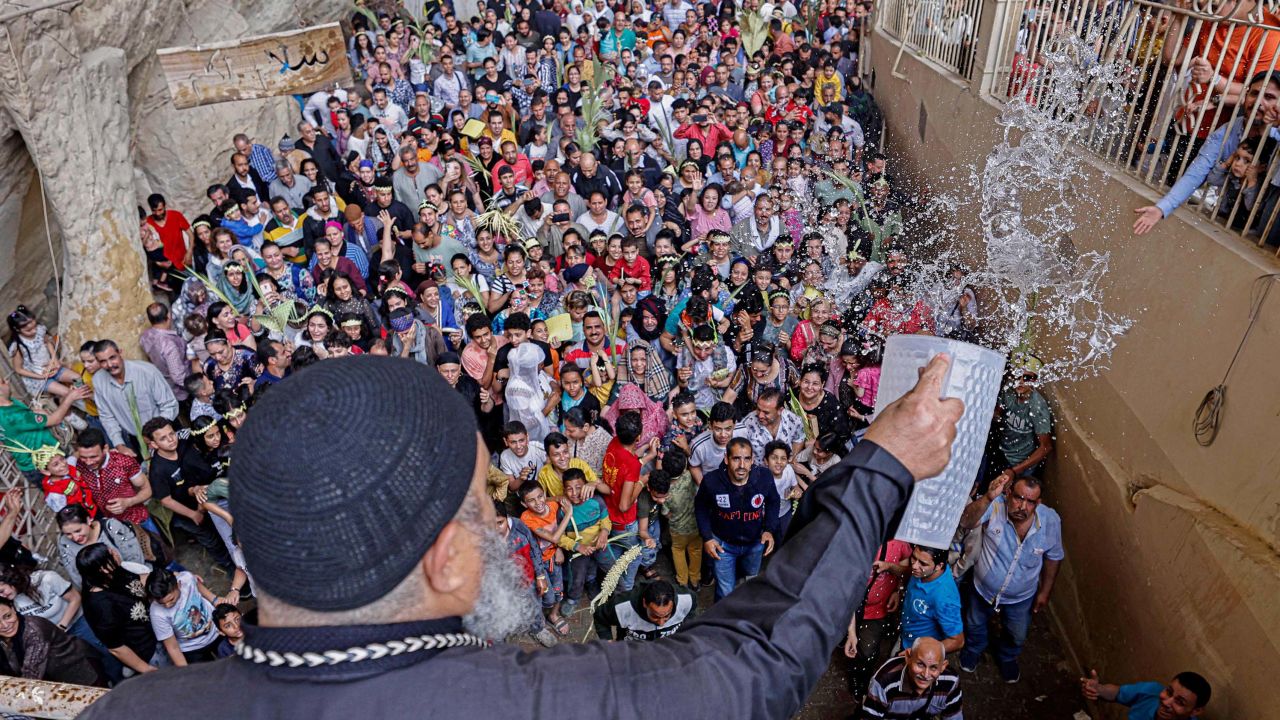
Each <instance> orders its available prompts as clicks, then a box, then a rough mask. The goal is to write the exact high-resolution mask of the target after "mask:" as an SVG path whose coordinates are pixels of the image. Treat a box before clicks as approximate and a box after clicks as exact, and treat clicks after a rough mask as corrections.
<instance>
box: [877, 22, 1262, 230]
mask: <svg viewBox="0 0 1280 720" xmlns="http://www.w3.org/2000/svg"><path fill="white" fill-rule="evenodd" d="M943 1H944V0H882V2H880V4H879V7H878V12H879V13H880V15H879V26H878V27H880V28H881V30H882V31H883V32H885V33H887V34H890V35H892V36H894V37H896V38H898V39H899V40H901V39H902V38H906V49H907V50H908V51H910V52H912V53H913V54H916V55H918V56H921V57H925V58H927V59H930V60H933V61H934V62H938V63H939V64H943V65H946V66H947V67H949V68H951V69H953V70H956V71H957V72H960V69H959V66H957V65H953V64H949V63H948V62H946V60H945V59H939V58H938V52H939V48H941V47H942V45H941V44H939V43H938V42H936V41H932V40H931V39H930V38H931V36H929V35H927V34H926V33H924V32H923V31H922V30H921V28H927V27H928V26H926V25H924V24H922V21H921V19H920V18H922V17H941V18H942V19H943V21H945V19H946V18H947V17H954V15H951V16H949V15H947V14H946V11H945V8H944V9H943V10H941V12H942V14H941V15H940V16H939V15H937V13H939V12H940V11H939V8H943V7H944V6H941V5H939V4H938V3H939V2H943ZM994 1H995V2H997V3H998V7H1000V8H1001V9H1002V10H1003V12H994V13H991V14H990V15H991V17H990V18H987V19H984V22H987V23H995V24H997V26H996V27H991V28H988V27H983V26H982V22H979V27H977V28H976V30H975V32H974V37H975V38H977V37H979V36H986V37H989V38H990V39H991V40H990V46H991V47H990V49H989V52H985V53H984V55H983V57H985V58H989V61H988V63H989V67H987V68H985V70H986V72H987V74H988V76H989V77H990V78H991V81H990V83H989V85H988V87H989V88H990V94H991V95H992V96H993V97H996V98H999V99H1003V100H1009V99H1011V98H1015V97H1016V98H1022V99H1025V100H1027V101H1028V102H1031V103H1038V102H1040V101H1041V100H1042V98H1043V95H1044V92H1045V90H1046V88H1047V87H1049V85H1050V84H1051V83H1052V82H1053V80H1054V78H1055V74H1054V73H1055V68H1054V66H1053V62H1054V60H1053V57H1052V55H1053V53H1052V52H1050V50H1052V49H1053V48H1055V47H1060V46H1061V43H1062V42H1063V39H1064V38H1065V37H1068V36H1075V37H1076V38H1079V39H1080V40H1082V41H1084V42H1083V47H1085V48H1086V49H1087V50H1086V51H1087V53H1088V54H1089V55H1090V57H1086V58H1083V60H1084V61H1085V62H1086V63H1117V64H1118V65H1119V67H1120V68H1121V69H1122V70H1123V72H1122V73H1121V75H1122V76H1123V77H1124V87H1123V89H1122V92H1120V93H1118V95H1112V96H1111V103H1110V105H1109V106H1104V105H1102V104H1099V103H1087V104H1086V107H1087V110H1086V112H1090V113H1096V114H1098V115H1099V116H1101V115H1103V114H1106V116H1107V117H1108V122H1106V123H1099V124H1098V125H1099V126H1103V125H1105V126H1107V127H1108V129H1109V131H1108V132H1105V133H1103V132H1096V131H1095V132H1093V133H1091V134H1090V135H1089V136H1088V137H1086V138H1083V139H1082V144H1083V145H1084V146H1085V147H1086V148H1087V149H1088V150H1089V151H1090V152H1092V153H1094V154H1095V155H1096V156H1098V157H1099V158H1101V159H1102V160H1103V161H1105V162H1106V163H1107V164H1109V165H1111V166H1112V167H1113V168H1114V169H1115V170H1116V171H1117V172H1123V173H1125V174H1127V175H1129V176H1131V177H1135V178H1137V179H1139V180H1140V181H1142V182H1143V183H1144V184H1146V185H1147V186H1148V187H1151V188H1153V189H1156V190H1158V191H1161V192H1162V193H1169V192H1170V191H1171V189H1172V190H1173V191H1174V192H1173V197H1171V198H1169V202H1168V203H1167V204H1166V207H1167V206H1168V205H1170V204H1172V201H1173V200H1174V199H1180V198H1182V197H1183V196H1184V195H1187V196H1189V197H1186V198H1185V202H1183V203H1182V205H1184V206H1188V207H1192V208H1194V211H1195V212H1196V213H1197V214H1199V215H1200V216H1201V217H1203V218H1204V219H1205V220H1208V221H1210V222H1213V223H1215V224H1217V225H1219V226H1221V227H1223V228H1224V229H1227V230H1228V231H1230V232H1232V233H1234V234H1236V235H1238V236H1240V237H1241V238H1243V239H1245V240H1246V241H1247V242H1250V243H1254V244H1257V245H1260V246H1266V247H1267V249H1268V250H1269V251H1270V250H1271V249H1272V248H1271V247H1270V246H1280V222H1277V215H1278V214H1280V212H1278V209H1280V172H1278V167H1280V153H1276V152H1275V149H1276V147H1277V145H1278V144H1280V130H1278V129H1277V128H1276V127H1275V125H1276V124H1280V82H1278V83H1277V85H1275V86H1272V88H1271V90H1264V91H1263V92H1260V93H1251V92H1250V91H1249V81H1250V79H1251V78H1255V77H1256V76H1258V75H1259V74H1260V73H1268V72H1274V74H1275V75H1276V76H1277V77H1278V78H1280V10H1278V9H1277V8H1276V7H1274V6H1275V5H1276V4H1277V3H1275V2H1269V3H1266V4H1257V5H1255V4H1254V3H1252V2H1249V1H1248V0H1241V1H1240V2H1237V1H1236V0H1226V1H1225V2H1199V1H1195V2H1193V1H1192V0H1179V2H1177V3H1176V4H1170V5H1165V4H1161V3H1159V2H1154V1H1152V0H994ZM980 11H981V5H977V7H976V9H975V12H974V17H981V12H980ZM933 25H934V26H935V27H936V26H938V24H937V23H934V24H933ZM908 28H910V29H911V30H912V31H911V32H908V31H907V29H908ZM931 42H932V44H930V43H931ZM984 50H986V48H984ZM971 52H972V51H971ZM950 57H952V58H954V57H955V56H954V55H952V56H950ZM971 70H972V68H971V67H970V68H965V72H960V74H961V75H964V76H966V77H969V76H970V75H971ZM1265 85H1266V83H1263V86H1264V87H1265ZM1202 150H1206V153H1205V154H1204V156H1203V157H1202V158H1201V159H1200V161H1199V162H1197V161H1196V158H1197V156H1198V155H1200V154H1201V151H1202ZM1180 180H1181V182H1179V181H1180ZM1175 184H1177V187H1176V188H1175ZM1276 252H1277V254H1278V255H1280V250H1277V251H1276Z"/></svg>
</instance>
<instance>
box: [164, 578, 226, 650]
mask: <svg viewBox="0 0 1280 720" xmlns="http://www.w3.org/2000/svg"><path fill="white" fill-rule="evenodd" d="M147 595H148V596H149V597H150V598H151V610H150V615H151V630H152V632H154V633H155V635H156V639H157V640H159V641H160V643H161V645H162V646H163V647H164V651H165V653H166V654H167V655H168V656H169V659H170V660H171V661H172V662H173V664H174V665H176V666H178V667H186V666H187V665H188V664H190V663H196V662H207V661H209V660H213V659H215V656H214V643H216V642H217V640H218V638H219V637H220V636H219V634H218V631H217V629H216V628H215V627H214V623H213V603H214V601H216V600H217V599H218V598H217V596H216V595H214V594H213V591H212V590H210V589H209V588H207V587H205V586H204V581H202V580H201V579H200V578H198V577H196V576H195V575H192V574H191V573H189V572H186V571H185V570H184V571H182V572H179V573H177V574H174V573H172V572H170V571H168V570H166V569H163V568H158V569H156V570H154V571H152V573H151V575H150V576H149V577H148V578H147Z"/></svg>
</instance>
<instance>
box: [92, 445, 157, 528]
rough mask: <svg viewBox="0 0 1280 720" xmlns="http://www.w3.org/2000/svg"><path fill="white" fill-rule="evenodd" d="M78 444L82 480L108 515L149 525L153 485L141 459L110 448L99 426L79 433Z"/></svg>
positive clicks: (100, 507) (99, 506)
mask: <svg viewBox="0 0 1280 720" xmlns="http://www.w3.org/2000/svg"><path fill="white" fill-rule="evenodd" d="M75 445H76V459H77V464H76V469H77V470H78V471H79V473H80V480H81V482H83V483H84V485H85V486H86V487H88V488H89V491H90V492H92V493H93V498H94V500H95V501H97V503H98V508H99V509H100V510H101V511H102V512H103V513H104V514H105V515H106V517H110V518H115V519H117V520H123V521H126V522H131V523H138V524H139V525H144V524H147V523H148V521H149V520H150V518H151V516H150V515H149V514H148V513H147V507H146V503H147V501H148V500H150V499H151V484H150V483H148V482H147V476H146V475H143V474H142V468H141V467H139V465H138V460H137V459H136V458H134V457H133V456H132V455H127V454H125V453H124V452H122V451H120V450H114V449H110V448H108V447H107V438H106V436H105V435H103V434H102V431H101V430H98V429H96V428H89V429H87V430H85V431H83V432H81V433H80V434H79V435H77V436H76V442H75Z"/></svg>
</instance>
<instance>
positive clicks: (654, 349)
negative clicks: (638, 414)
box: [625, 295, 676, 403]
mask: <svg viewBox="0 0 1280 720" xmlns="http://www.w3.org/2000/svg"><path fill="white" fill-rule="evenodd" d="M666 324H667V308H666V305H665V304H664V303H663V301H662V300H661V299H660V298H658V297H656V296H654V295H648V296H646V297H643V298H640V301H639V302H637V303H636V311H635V314H633V315H632V316H631V323H630V324H629V325H627V328H626V332H627V348H628V352H627V367H626V368H625V369H626V374H625V378H626V379H627V380H628V381H630V382H635V383H638V384H640V385H643V386H644V388H645V394H646V395H648V396H649V397H651V398H653V399H654V400H658V401H659V402H663V403H665V402H666V397H667V395H668V394H669V393H670V391H671V377H672V375H673V374H674V373H675V366H676V360H675V358H674V357H673V356H672V355H671V354H670V353H668V352H667V351H666V349H665V348H663V347H662V343H660V342H659V338H660V337H661V336H662V329H663V327H664V326H666ZM636 347H643V348H644V349H645V351H646V354H645V358H646V359H645V367H644V369H643V371H641V372H635V371H633V369H632V367H631V366H632V365H633V363H632V361H631V350H632V349H634V348H636Z"/></svg>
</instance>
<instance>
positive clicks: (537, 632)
mask: <svg viewBox="0 0 1280 720" xmlns="http://www.w3.org/2000/svg"><path fill="white" fill-rule="evenodd" d="M493 510H494V513H495V514H496V515H497V519H498V532H499V533H500V534H501V535H502V537H503V539H504V540H505V541H506V543H507V550H508V551H509V552H510V553H511V557H512V559H513V560H514V561H515V563H516V565H517V566H519V567H520V570H521V572H522V573H523V575H524V578H525V580H526V581H528V582H529V592H531V593H534V594H535V595H536V594H538V593H539V591H541V589H542V587H543V584H544V583H545V582H546V580H547V566H546V565H545V564H544V563H543V562H542V553H540V552H538V549H537V545H536V543H537V539H536V538H534V536H533V533H532V532H530V531H529V528H528V527H527V526H526V525H525V524H524V522H523V521H521V520H520V518H517V517H512V516H511V514H510V513H509V512H508V511H507V506H506V505H505V504H503V502H502V501H501V500H494V501H493ZM529 632H531V633H533V636H534V638H536V639H537V641H538V642H539V643H541V644H542V645H543V646H545V647H553V646H554V645H555V644H556V634H555V633H554V632H552V631H551V630H549V629H548V628H547V627H546V625H545V624H544V622H543V619H542V618H541V617H539V618H538V620H537V622H536V623H535V624H534V625H533V627H530V628H529Z"/></svg>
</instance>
